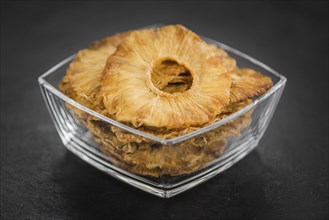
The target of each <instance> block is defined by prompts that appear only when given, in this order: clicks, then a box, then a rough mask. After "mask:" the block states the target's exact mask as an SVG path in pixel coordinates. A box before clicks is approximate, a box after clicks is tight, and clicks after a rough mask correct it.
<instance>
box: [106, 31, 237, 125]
mask: <svg viewBox="0 0 329 220" xmlns="http://www.w3.org/2000/svg"><path fill="white" fill-rule="evenodd" d="M209 51H210V49H209V46H208V44H207V43H205V42H204V41H202V40H201V39H200V38H199V36H197V35H196V34H195V33H193V32H192V31H190V30H188V29H186V28H184V27H182V26H180V25H170V26H164V27H162V28H160V29H154V30H140V31H136V32H132V33H131V34H130V35H128V36H127V37H126V38H125V40H124V41H123V42H122V43H121V44H120V45H119V47H118V49H117V51H116V52H115V53H114V54H113V55H112V56H110V57H109V59H108V61H107V66H106V68H105V70H104V73H103V78H102V81H101V84H102V86H101V93H100V94H101V96H102V97H103V103H104V106H105V107H106V110H107V111H108V113H109V115H110V116H111V117H112V118H114V119H116V120H118V121H121V122H126V123H131V124H132V125H133V126H134V127H140V126H152V127H164V128H167V129H173V128H181V127H188V126H202V125H204V124H206V123H209V121H213V120H214V119H215V117H216V115H217V114H219V113H220V112H221V111H222V109H223V108H224V107H225V106H226V105H227V104H228V103H229V96H230V86H231V79H230V76H229V74H228V71H227V69H226V68H225V66H224V65H222V61H221V59H220V57H218V56H216V55H215V53H209ZM166 63H171V64H175V65H176V69H177V66H181V67H182V71H183V72H182V73H184V74H185V75H188V74H190V75H191V76H192V78H193V79H188V80H186V79H185V80H181V83H180V85H181V84H184V82H189V81H191V80H193V83H192V85H191V86H190V84H188V83H185V84H188V86H186V87H185V88H189V86H190V88H189V89H188V90H186V91H183V92H180V91H181V89H179V92H174V93H169V92H165V91H161V90H160V89H159V88H157V87H156V86H155V85H154V84H153V82H154V80H153V82H152V75H153V73H154V72H155V74H154V75H155V76H154V77H155V78H158V79H157V80H160V81H161V82H163V84H164V85H167V84H168V83H170V82H172V81H173V80H177V76H179V74H180V73H181V72H180V71H173V72H170V70H167V67H168V65H166ZM158 65H160V66H161V65H162V66H163V67H162V69H165V71H162V75H163V79H162V78H161V77H159V76H158V75H157V74H158V73H159V72H158V71H157V70H158V69H159V68H158V67H157V66H158ZM169 68H170V66H169ZM160 69H161V68H160ZM159 84H161V83H158V84H157V85H158V86H159Z"/></svg>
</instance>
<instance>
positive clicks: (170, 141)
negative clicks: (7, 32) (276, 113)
mask: <svg viewBox="0 0 329 220" xmlns="http://www.w3.org/2000/svg"><path fill="white" fill-rule="evenodd" d="M149 27H159V25H153V26H149ZM201 38H202V39H203V40H204V41H206V42H208V43H212V44H215V45H217V46H219V47H221V48H222V49H224V50H225V51H228V52H230V53H233V54H235V55H237V56H240V57H241V58H243V59H245V60H248V61H249V62H251V63H253V64H255V65H257V66H259V67H261V68H263V69H265V70H267V71H268V72H269V73H270V74H272V75H274V76H276V77H278V78H279V80H278V82H276V83H275V84H274V85H273V86H272V88H271V89H269V90H268V91H267V92H266V93H265V94H263V95H261V96H259V97H257V98H255V99H254V100H253V102H252V103H250V104H249V105H247V106H246V107H244V108H243V109H241V110H239V111H237V112H235V113H233V114H231V115H230V116H228V117H226V118H223V119H221V120H219V121H217V122H214V123H212V124H209V125H206V126H204V127H202V128H200V129H198V130H196V131H192V132H190V133H187V134H184V135H181V136H178V137H174V138H170V139H165V138H160V137H157V136H154V135H151V134H148V133H145V132H143V131H140V130H138V129H136V128H133V127H131V126H128V125H125V124H123V123H121V122H118V121H116V120H114V119H111V118H108V117H106V116H104V115H102V114H100V113H98V112H95V111H93V110H92V109H89V108H87V107H85V106H83V105H81V104H80V103H78V102H76V101H74V100H73V99H71V98H70V97H68V96H66V95H65V94H64V93H62V92H61V91H59V90H58V89H57V88H56V87H54V86H53V85H52V84H51V83H50V82H48V81H47V79H46V78H47V77H48V76H49V75H51V74H54V73H55V72H56V70H58V69H59V68H61V67H63V66H64V65H66V64H68V63H69V62H71V61H72V60H73V59H74V58H75V56H76V54H73V55H71V56H69V57H67V58H66V59H64V60H62V61H61V62H59V63H58V64H56V65H55V66H53V67H52V68H50V69H49V70H48V71H46V72H45V73H43V74H41V75H40V76H39V77H38V82H39V85H40V86H41V87H44V88H46V89H48V90H49V91H51V92H52V93H53V94H54V95H56V96H57V97H58V98H60V99H62V100H63V101H65V102H67V103H69V104H70V105H72V106H74V107H76V108H78V109H80V110H82V111H84V112H86V113H88V114H91V115H92V116H95V117H97V118H99V119H101V120H103V121H105V122H107V123H109V124H111V125H114V126H117V127H119V128H121V129H123V130H125V131H128V132H130V133H133V134H136V135H139V136H142V137H145V138H148V139H150V140H153V141H156V142H159V143H161V144H164V145H170V144H177V143H180V142H182V141H185V140H188V139H190V138H193V137H196V136H198V135H201V134H203V133H205V132H208V131H211V130H213V129H215V128H218V127H220V126H222V125H224V124H226V123H227V122H229V121H231V120H233V119H235V118H237V117H239V116H241V115H243V114H244V113H246V112H248V111H249V110H251V109H252V108H254V107H256V106H257V105H259V104H260V103H262V102H263V101H264V100H266V99H267V98H269V97H270V96H271V95H272V94H274V93H275V92H277V91H279V89H281V88H283V87H284V86H285V84H286V82H287V78H286V77H285V76H283V75H282V74H279V73H278V72H277V71H275V70H274V69H272V68H271V67H269V66H267V65H266V64H264V63H262V62H261V61H259V60H257V59H255V58H252V57H251V56H249V55H247V54H245V53H243V52H241V51H239V50H237V49H234V48H232V47H230V46H228V45H226V44H224V43H221V42H219V41H216V40H213V39H211V38H208V37H203V36H201Z"/></svg>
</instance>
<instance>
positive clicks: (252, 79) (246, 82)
mask: <svg viewBox="0 0 329 220" xmlns="http://www.w3.org/2000/svg"><path fill="white" fill-rule="evenodd" d="M230 75H231V78H232V85H231V92H230V93H231V95H230V102H231V103H237V102H241V101H244V100H247V99H250V98H254V97H256V96H260V95H263V94H264V93H265V92H266V91H267V90H269V89H270V88H271V87H272V80H271V78H270V77H268V76H265V75H262V74H261V73H259V72H256V71H255V70H252V69H247V68H242V69H240V68H236V69H235V70H234V71H232V72H231V73H230Z"/></svg>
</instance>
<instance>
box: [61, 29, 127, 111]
mask: <svg viewBox="0 0 329 220" xmlns="http://www.w3.org/2000/svg"><path fill="white" fill-rule="evenodd" d="M125 35H126V34H125V33H123V34H116V35H114V36H111V37H107V38H104V39H102V40H100V41H98V42H95V43H93V44H92V45H91V46H90V47H89V48H87V49H84V50H81V51H79V52H78V54H77V57H76V58H75V59H74V60H73V61H72V63H71V64H70V66H69V68H68V70H67V75H66V76H65V78H64V79H63V80H62V82H61V85H60V89H61V90H62V91H64V92H66V94H68V95H69V96H70V97H71V98H73V99H75V100H76V101H78V102H79V103H80V104H83V105H84V106H86V107H88V108H92V109H94V110H97V109H99V107H100V106H99V105H100V103H99V102H98V101H96V98H97V93H98V91H99V89H100V77H101V73H102V72H103V70H104V67H105V65H106V60H107V58H108V57H109V56H110V55H111V54H113V53H114V52H115V50H116V48H117V46H118V45H119V44H120V43H121V41H122V39H123V38H124V36H125Z"/></svg>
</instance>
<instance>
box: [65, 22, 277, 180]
mask: <svg viewBox="0 0 329 220" xmlns="http://www.w3.org/2000/svg"><path fill="white" fill-rule="evenodd" d="M59 87H60V89H61V91H62V92H63V93H65V94H66V95H67V96H69V97H70V98H72V99H74V100H75V101H77V102H79V103H80V104H82V105H84V106H86V107H88V108H90V109H92V110H94V111H96V112H99V113H101V114H103V115H104V116H107V117H109V118H112V119H114V120H116V121H119V122H122V123H124V124H127V125H130V126H132V127H134V128H136V129H139V130H141V131H143V132H145V133H148V134H151V135H154V136H157V137H161V138H166V139H168V138H173V137H178V136H181V135H184V134H187V133H189V132H192V131H195V130H197V129H200V128H202V127H204V126H206V125H209V124H212V123H214V122H216V121H218V120H220V119H222V118H225V117H227V116H229V115H230V114H232V113H234V112H236V111H239V110H240V109H242V108H244V107H245V106H247V105H248V104H250V103H251V102H252V101H251V99H252V98H253V97H256V96H259V95H262V94H264V93H265V92H266V91H267V90H269V89H270V88H271V87H272V81H271V79H270V78H269V77H267V76H264V75H262V74H260V73H258V72H256V71H254V70H252V69H241V68H238V67H237V65H236V61H235V60H234V59H233V58H231V57H230V56H229V55H228V54H227V53H226V52H225V51H224V50H223V49H221V48H218V47H217V46H215V45H211V44H207V43H206V42H204V41H203V40H202V39H201V38H200V37H199V36H198V35H196V34H195V33H193V32H192V31H190V30H188V29H186V28H185V27H183V26H181V25H168V26H163V27H161V28H158V29H142V30H135V31H130V32H126V33H120V34H116V35H114V36H111V37H108V38H105V39H102V40H101V41H99V42H96V43H94V44H93V45H91V46H90V47H89V48H87V49H84V50H81V51H80V52H79V53H78V55H77V57H76V58H75V59H74V60H73V61H72V63H71V64H70V67H69V68H68V70H67V74H66V75H65V77H64V78H63V79H62V81H61V83H60V85H59ZM67 106H68V107H69V108H70V109H71V110H72V112H74V114H75V116H76V117H77V118H78V119H80V121H81V122H82V123H84V124H85V125H86V126H87V127H88V128H89V130H90V132H91V133H92V134H93V136H94V138H95V140H96V141H98V142H99V143H100V146H101V148H102V150H103V152H104V153H105V154H107V155H109V158H111V159H112V161H113V163H115V164H116V165H117V166H119V167H121V168H123V169H125V170H128V171H130V172H133V173H136V174H140V175H148V176H154V177H160V176H162V175H171V176H176V175H181V174H188V173H191V172H194V171H196V170H199V169H201V168H202V167H203V166H205V165H206V164H207V163H209V162H211V161H213V160H214V159H216V158H218V157H219V156H220V155H221V154H222V152H223V150H224V149H225V146H226V142H227V138H228V137H230V136H238V135H239V134H240V131H241V130H242V129H243V128H245V127H247V126H248V125H249V124H250V122H251V113H252V112H251V111H250V112H248V113H246V114H244V115H242V116H240V117H238V118H236V119H234V120H232V121H230V122H228V123H226V124H225V125H223V126H221V127H219V128H217V129H214V130H212V131H210V132H208V133H205V134H203V135H201V136H198V137H195V138H191V139H189V140H187V141H184V142H181V143H178V144H175V145H159V144H157V143H155V142H154V141H152V140H149V139H147V138H144V137H141V136H138V135H134V134H131V133H129V132H127V131H125V130H122V129H120V128H117V127H114V126H111V125H109V124H107V123H105V122H103V121H101V120H100V119H98V118H96V117H93V116H91V115H89V114H87V113H85V112H83V111H81V110H78V109H77V108H74V107H73V106H71V105H67Z"/></svg>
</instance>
